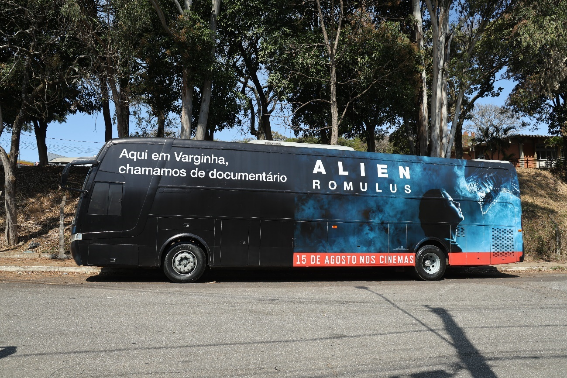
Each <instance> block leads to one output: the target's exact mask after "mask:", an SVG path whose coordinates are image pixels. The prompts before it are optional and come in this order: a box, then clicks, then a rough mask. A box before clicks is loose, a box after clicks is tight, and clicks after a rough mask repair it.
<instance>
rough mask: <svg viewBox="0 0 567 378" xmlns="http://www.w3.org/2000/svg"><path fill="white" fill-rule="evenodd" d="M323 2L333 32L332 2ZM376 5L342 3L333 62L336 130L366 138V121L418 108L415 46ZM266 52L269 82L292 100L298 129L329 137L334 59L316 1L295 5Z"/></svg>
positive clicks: (385, 120) (376, 122) (388, 119)
mask: <svg viewBox="0 0 567 378" xmlns="http://www.w3.org/2000/svg"><path fill="white" fill-rule="evenodd" d="M323 8H324V9H323V10H324V12H325V14H324V18H325V20H326V21H327V22H328V24H327V26H328V27H327V29H328V30H327V31H328V33H331V34H333V33H334V32H335V31H334V30H335V29H333V28H336V26H337V23H338V20H337V17H338V16H337V10H336V9H333V8H332V6H330V5H329V4H328V3H323ZM372 9H373V10H369V9H368V8H364V7H362V6H359V4H357V3H354V2H345V11H344V18H343V20H342V24H341V25H342V31H341V34H340V39H339V43H338V48H337V51H336V56H335V63H336V67H337V78H338V83H337V101H338V108H339V117H340V119H341V124H340V126H339V135H344V136H346V137H348V138H353V137H359V138H363V137H365V133H366V125H367V124H371V125H373V127H380V126H384V125H386V124H389V123H393V122H394V120H395V119H396V118H397V117H400V116H403V115H405V114H409V113H411V112H412V111H413V108H414V103H413V98H414V96H415V87H416V86H415V77H416V75H417V65H416V63H417V57H416V55H415V50H414V48H413V46H412V45H411V43H410V42H409V40H408V38H407V36H406V35H405V34H404V33H403V31H402V29H401V27H400V23H399V22H391V21H385V20H384V19H383V18H382V17H383V15H381V14H379V13H376V10H377V8H372ZM329 25H330V26H329ZM329 39H330V40H333V39H334V36H333V35H331V36H330V37H329ZM263 54H264V55H265V56H269V57H270V58H269V59H267V65H268V66H269V67H270V69H271V72H272V74H271V77H270V80H271V82H273V83H274V85H277V87H278V89H279V91H281V92H282V93H285V98H286V100H287V101H288V103H289V104H290V106H291V109H292V112H293V117H292V120H291V123H292V127H293V128H294V129H295V130H296V134H297V135H302V134H304V135H317V136H319V137H322V138H323V139H325V135H326V134H328V132H327V131H326V130H328V127H329V126H330V124H331V107H330V102H329V101H330V88H331V87H330V79H329V61H328V59H329V57H328V54H327V51H326V47H325V46H324V44H323V35H322V31H321V28H320V27H319V21H318V16H317V14H316V9H315V8H314V6H313V3H305V5H304V7H303V8H301V9H300V10H297V11H296V15H295V18H294V21H293V23H291V25H290V26H289V27H288V28H286V29H283V30H281V32H280V33H279V34H278V35H277V38H274V43H273V44H272V45H270V46H267V47H265V49H264V51H263Z"/></svg>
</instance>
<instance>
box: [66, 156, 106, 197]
mask: <svg viewBox="0 0 567 378" xmlns="http://www.w3.org/2000/svg"><path fill="white" fill-rule="evenodd" d="M98 163H99V162H98V160H73V161H72V162H70V163H68V164H67V165H66V166H65V168H64V169H63V173H61V189H63V190H72V191H75V192H80V193H87V190H84V189H77V188H71V187H69V186H67V178H68V176H69V172H70V170H71V167H72V166H74V165H91V166H93V167H94V166H96V165H98Z"/></svg>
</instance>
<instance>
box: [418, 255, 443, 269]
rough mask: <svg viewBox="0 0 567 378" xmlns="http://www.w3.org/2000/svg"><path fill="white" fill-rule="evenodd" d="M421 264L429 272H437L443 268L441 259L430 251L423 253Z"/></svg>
mask: <svg viewBox="0 0 567 378" xmlns="http://www.w3.org/2000/svg"><path fill="white" fill-rule="evenodd" d="M421 266H422V267H423V270H425V271H426V272H427V273H428V274H436V273H438V272H439V270H440V269H441V259H440V258H439V256H437V254H435V253H432V252H428V253H426V254H424V255H423V260H422V263H421Z"/></svg>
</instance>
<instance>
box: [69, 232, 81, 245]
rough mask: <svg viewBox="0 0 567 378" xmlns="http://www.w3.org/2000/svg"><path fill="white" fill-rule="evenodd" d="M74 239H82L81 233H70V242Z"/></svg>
mask: <svg viewBox="0 0 567 378" xmlns="http://www.w3.org/2000/svg"><path fill="white" fill-rule="evenodd" d="M75 240H83V234H81V233H78V234H73V235H71V243H72V242H74V241H75Z"/></svg>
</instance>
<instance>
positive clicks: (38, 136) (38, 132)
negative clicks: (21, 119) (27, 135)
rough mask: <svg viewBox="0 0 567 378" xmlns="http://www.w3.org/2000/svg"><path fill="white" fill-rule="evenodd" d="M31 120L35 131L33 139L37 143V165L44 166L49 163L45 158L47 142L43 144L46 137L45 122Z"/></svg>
mask: <svg viewBox="0 0 567 378" xmlns="http://www.w3.org/2000/svg"><path fill="white" fill-rule="evenodd" d="M32 122H33V129H34V132H35V141H36V144H37V154H38V158H39V166H41V167H45V166H47V164H48V163H49V161H48V158H47V144H45V138H46V137H47V122H45V121H42V120H38V119H34V120H33V121H32Z"/></svg>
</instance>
